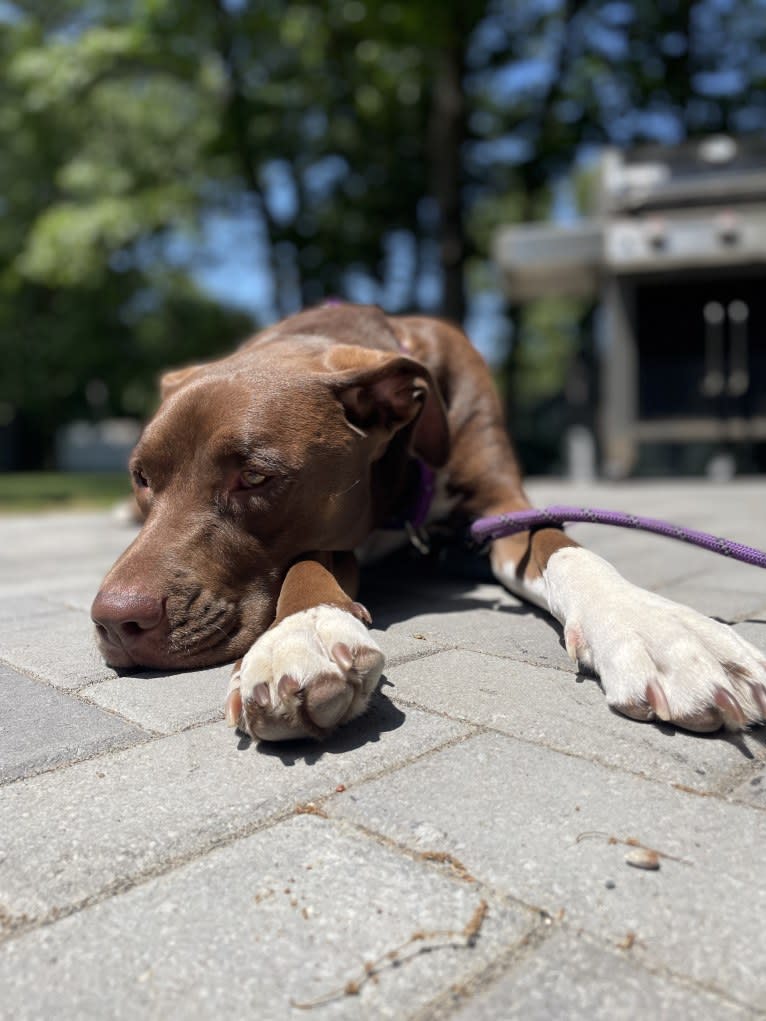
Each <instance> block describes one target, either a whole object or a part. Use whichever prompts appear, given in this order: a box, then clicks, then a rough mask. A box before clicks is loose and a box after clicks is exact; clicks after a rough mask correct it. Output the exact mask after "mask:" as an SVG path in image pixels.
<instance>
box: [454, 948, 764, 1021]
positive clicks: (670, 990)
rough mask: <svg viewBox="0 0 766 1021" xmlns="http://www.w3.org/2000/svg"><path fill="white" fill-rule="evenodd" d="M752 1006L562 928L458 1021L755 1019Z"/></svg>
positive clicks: (457, 1016) (471, 1004) (456, 1016)
mask: <svg viewBox="0 0 766 1021" xmlns="http://www.w3.org/2000/svg"><path fill="white" fill-rule="evenodd" d="M751 1016H752V1015H751V1013H750V1011H749V1010H746V1009H745V1008H743V1007H740V1006H737V1005H736V1004H733V1003H731V1002H727V1001H724V1000H721V999H720V998H719V997H715V996H712V995H710V994H709V993H706V992H705V991H704V990H702V989H695V988H694V987H691V986H689V985H686V984H681V983H679V982H675V981H673V980H672V979H671V978H668V977H666V976H664V975H656V974H652V973H651V972H648V971H646V970H645V969H644V968H642V967H640V966H637V965H636V964H635V962H634V960H633V959H632V955H631V954H630V952H627V951H626V952H623V953H619V952H618V953H615V952H613V951H609V950H606V949H605V948H604V947H603V946H600V945H599V944H597V943H596V942H594V941H593V940H591V939H589V938H588V937H587V936H585V935H584V934H582V933H580V934H578V933H575V932H572V931H571V930H569V929H564V930H563V931H562V930H559V931H557V932H554V933H553V934H552V935H551V937H550V938H549V939H548V940H546V942H545V943H544V945H543V946H542V947H541V948H540V949H539V950H538V952H537V953H536V954H534V956H531V957H529V956H527V957H524V958H523V959H522V961H521V963H520V964H519V965H517V967H515V968H514V969H513V970H512V971H510V972H509V973H508V974H507V975H505V976H504V977H503V978H501V979H500V980H499V981H498V982H496V983H495V984H494V985H492V986H490V988H489V989H486V990H482V991H480V992H479V993H478V994H476V995H475V996H473V997H472V998H471V1000H470V1001H469V1003H468V1004H467V1005H466V1006H465V1007H464V1008H463V1009H462V1010H458V1012H457V1013H456V1014H454V1015H452V1017H454V1019H455V1021H498V1019H500V1018H502V1019H503V1021H510V1019H512V1018H523V1019H524V1021H552V1019H556V1018H566V1019H567V1021H599V1019H603V1021H623V1019H624V1021H634V1019H635V1018H656V1019H658V1021H662V1019H667V1021H676V1019H678V1018H691V1017H696V1018H704V1019H705V1021H719V1019H720V1021H725V1019H729V1018H731V1019H739V1018H743V1019H744V1018H747V1017H751Z"/></svg>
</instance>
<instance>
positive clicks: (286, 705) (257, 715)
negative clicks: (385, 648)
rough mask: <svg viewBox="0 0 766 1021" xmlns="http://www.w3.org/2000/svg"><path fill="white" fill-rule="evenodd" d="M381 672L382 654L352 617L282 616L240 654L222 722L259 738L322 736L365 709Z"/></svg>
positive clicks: (325, 611)
mask: <svg viewBox="0 0 766 1021" xmlns="http://www.w3.org/2000/svg"><path fill="white" fill-rule="evenodd" d="M354 605H355V607H357V606H359V604H354ZM359 614H360V616H361V617H364V618H366V619H369V617H367V611H366V610H364V609H363V608H362V607H359ZM382 670H383V653H382V652H381V651H380V649H379V648H378V646H377V645H376V644H375V642H374V641H373V640H372V639H371V638H370V635H369V633H368V632H367V629H366V628H365V626H364V624H362V623H361V621H360V620H359V619H358V618H357V617H356V616H355V615H354V614H353V613H351V612H349V611H347V610H341V609H339V608H338V607H336V606H314V607H312V608H311V609H310V610H303V611H302V612H300V613H294V614H292V615H291V616H289V617H285V619H284V620H283V621H281V622H280V623H279V624H277V625H276V627H273V628H271V629H270V630H268V631H266V632H265V633H264V634H263V635H261V637H260V638H259V639H258V641H257V642H256V643H255V644H254V645H253V647H252V648H251V649H250V650H249V652H248V653H247V654H246V655H245V657H244V658H243V659H242V662H241V664H240V665H238V666H237V667H236V668H235V671H234V674H233V676H232V681H231V685H230V688H229V696H228V699H227V703H226V718H227V720H228V722H229V723H231V724H233V725H235V726H239V727H240V729H241V730H244V731H246V732H247V733H249V734H250V735H251V737H254V738H258V739H260V740H263V741H286V740H290V739H293V738H300V737H316V738H322V737H327V735H328V734H330V733H331V732H332V731H333V730H334V728H335V727H336V726H338V725H339V724H341V723H347V722H348V721H349V720H352V719H354V717H355V716H359V714H360V713H362V712H364V710H365V709H366V708H367V703H368V702H369V700H370V696H371V695H372V693H373V691H374V690H375V685H376V684H377V682H378V678H379V677H380V674H381V671H382Z"/></svg>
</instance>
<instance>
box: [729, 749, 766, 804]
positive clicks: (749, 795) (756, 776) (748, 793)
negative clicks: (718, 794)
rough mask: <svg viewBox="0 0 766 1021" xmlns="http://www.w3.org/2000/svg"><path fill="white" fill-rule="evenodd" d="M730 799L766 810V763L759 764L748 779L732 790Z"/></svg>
mask: <svg viewBox="0 0 766 1021" xmlns="http://www.w3.org/2000/svg"><path fill="white" fill-rule="evenodd" d="M729 797H730V798H732V799H733V800H735V801H744V802H746V803H747V804H750V805H755V806H756V807H757V808H760V809H763V810H766V763H765V762H763V761H761V762H759V763H758V764H757V765H756V766H755V768H754V769H753V770H752V771H751V772H750V773H749V774H748V776H747V778H746V779H744V780H742V781H741V782H740V783H738V784H736V785H734V786H733V787H732V788H731V790H730V791H729Z"/></svg>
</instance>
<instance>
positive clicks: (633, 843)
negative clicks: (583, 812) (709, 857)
mask: <svg viewBox="0 0 766 1021" xmlns="http://www.w3.org/2000/svg"><path fill="white" fill-rule="evenodd" d="M593 837H603V838H604V839H605V840H606V842H607V844H623V845H624V846H625V847H638V848H640V849H641V850H642V851H648V852H649V853H651V854H656V855H657V857H658V858H667V860H668V861H677V862H679V863H680V864H681V865H691V862H690V861H688V860H687V859H686V858H676V856H675V855H672V854H665V852H664V851H658V850H657V849H656V848H655V847H647V845H646V844H642V843H641V841H640V840H638V839H637V838H636V837H625V839H624V840H623V839H622V837H613V836H610V835H609V834H608V833H604V832H603V831H602V830H587V831H586V832H585V833H580V834H579V835H578V836H577V838H576V839H575V843H576V844H581V843H582V842H583V840H590V839H592V838H593Z"/></svg>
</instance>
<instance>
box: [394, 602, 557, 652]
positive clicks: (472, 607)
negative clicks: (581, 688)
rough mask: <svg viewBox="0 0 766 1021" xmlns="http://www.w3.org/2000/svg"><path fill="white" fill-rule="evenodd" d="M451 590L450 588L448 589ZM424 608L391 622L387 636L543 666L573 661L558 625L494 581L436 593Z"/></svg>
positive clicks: (419, 607) (421, 605)
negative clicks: (443, 594)
mask: <svg viewBox="0 0 766 1021" xmlns="http://www.w3.org/2000/svg"><path fill="white" fill-rule="evenodd" d="M451 591H454V590H448V593H449V592H451ZM426 605H427V606H429V607H430V609H429V611H428V612H425V613H424V612H423V609H422V607H423V598H422V596H420V597H419V601H418V609H417V610H413V612H412V613H410V614H402V615H401V616H400V617H398V618H397V620H395V621H391V622H390V623H389V625H388V627H387V629H386V634H387V635H388V634H395V635H404V636H409V637H412V636H413V635H418V636H421V640H425V641H426V642H430V643H433V644H436V645H441V646H443V647H446V648H452V647H460V648H464V649H472V650H474V651H475V652H483V653H486V654H488V655H490V656H507V657H509V658H511V659H517V660H522V661H523V662H531V663H535V664H539V665H543V666H552V667H558V668H559V669H565V670H569V669H570V668H571V660H570V659H569V657H568V656H567V654H566V651H565V650H564V648H563V647H562V644H561V640H560V628H559V627H558V625H557V624H556V623H555V621H553V620H552V618H550V617H549V616H548V615H547V614H544V613H542V612H538V611H537V610H535V609H533V608H531V607H529V606H528V605H527V604H525V603H522V602H521V601H520V600H518V599H515V598H514V597H513V596H511V595H510V594H508V593H506V592H504V591H503V590H502V589H501V588H500V587H499V586H496V585H476V586H474V587H472V588H465V589H463V591H462V594H461V595H459V596H458V597H457V598H442V599H440V598H439V594H438V592H434V593H433V595H432V597H431V599H430V600H429V601H428V602H427V603H426Z"/></svg>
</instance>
